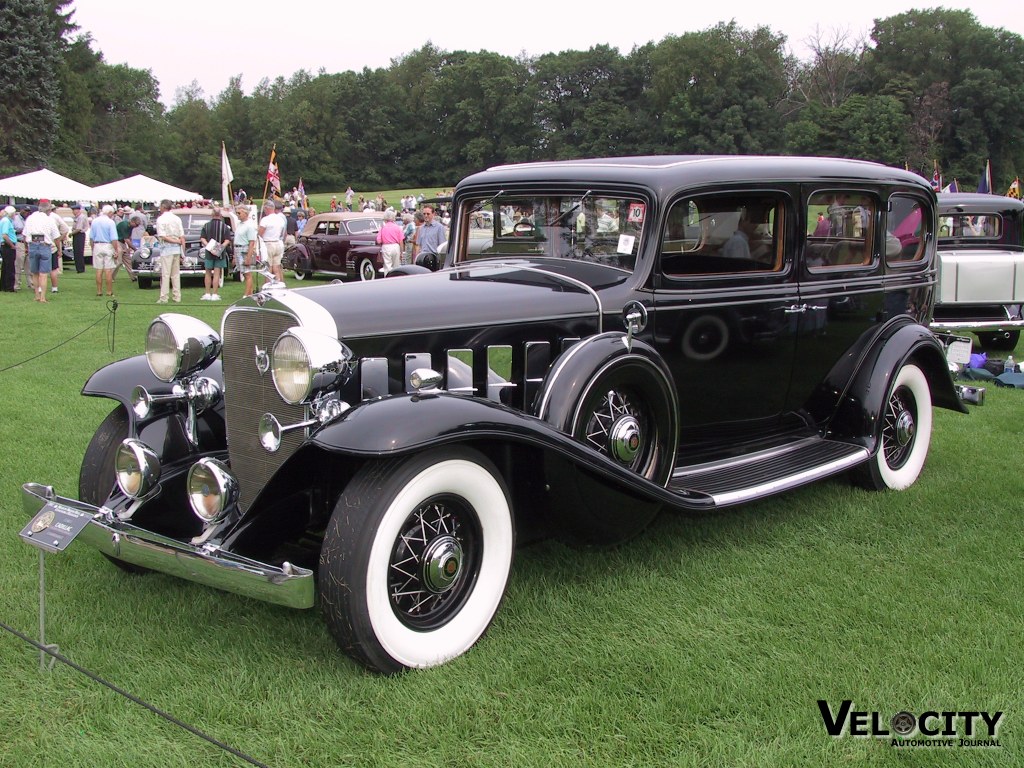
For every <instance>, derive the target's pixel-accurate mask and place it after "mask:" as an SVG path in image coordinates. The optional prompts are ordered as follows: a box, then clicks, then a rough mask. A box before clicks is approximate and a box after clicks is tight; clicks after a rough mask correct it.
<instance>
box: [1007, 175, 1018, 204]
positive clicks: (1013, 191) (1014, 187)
mask: <svg viewBox="0 0 1024 768" xmlns="http://www.w3.org/2000/svg"><path fill="white" fill-rule="evenodd" d="M1006 196H1007V197H1015V198H1017V199H1018V200H1020V176H1018V177H1017V178H1016V179H1014V180H1013V184H1011V185H1010V188H1009V189H1008V190H1006Z"/></svg>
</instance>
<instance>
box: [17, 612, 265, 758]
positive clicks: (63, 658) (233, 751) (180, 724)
mask: <svg viewBox="0 0 1024 768" xmlns="http://www.w3.org/2000/svg"><path fill="white" fill-rule="evenodd" d="M0 628H2V629H4V630H6V631H8V632H10V633H11V634H12V635H14V636H15V637H17V638H20V639H21V640H23V641H24V642H26V643H28V644H29V645H31V646H33V647H35V648H36V649H37V650H39V651H42V652H43V653H47V654H49V655H50V656H51V657H52V658H53V659H55V660H57V661H59V662H60V663H62V664H66V665H67V666H69V667H71V668H72V669H73V670H75V671H76V672H80V673H81V674H83V675H85V676H86V677H88V678H89V679H90V680H92V681H94V682H97V683H99V684H100V685H103V686H106V687H107V688H109V689H110V690H112V691H113V692H114V693H116V694H118V695H120V696H123V697H124V698H126V699H128V700H129V701H131V702H133V703H135V704H138V705H139V706H140V707H145V708H146V709H148V710H149V711H150V712H152V713H153V714H155V715H157V716H158V717H162V718H163V719H164V720H167V721H168V722H170V723H173V724H174V725H176V726H178V727H179V728H183V729H185V730H186V731H188V732H189V733H191V734H193V735H194V736H198V737H199V738H201V739H203V740H204V741H207V742H209V743H210V744H213V745H214V746H215V747H219V748H220V749H223V750H224V751H225V752H229V753H230V754H232V755H234V756H235V757H237V758H239V759H240V760H244V761H245V762H247V763H249V764H250V765H256V766H259V767H260V768H269V766H268V765H266V764H265V763H261V762H260V761H259V760H256V759H255V758H252V757H250V756H249V755H247V754H245V753H244V752H241V751H239V750H237V749H235V748H234V747H232V746H229V745H228V744H225V743H224V742H223V741H219V740H217V739H215V738H213V737H212V736H209V735H207V734H205V733H203V731H201V730H199V729H198V728H196V727H195V726H194V725H189V724H188V723H186V722H184V721H182V720H179V719H178V718H176V717H175V716H174V715H172V714H169V713H167V712H164V711H163V710H161V709H160V708H159V707H156V706H154V705H152V704H150V703H149V702H148V701H144V700H143V699H140V698H139V697H138V696H135V695H134V694H132V693H129V692H128V691H126V690H124V689H123V688H119V687H118V686H116V685H114V684H113V683H111V682H109V681H107V680H104V679H103V678H102V677H100V676H99V675H97V674H96V673H95V672H90V671H89V670H88V669H86V668H85V667H83V666H81V665H79V664H76V663H75V662H73V661H71V659H69V658H68V657H66V656H64V655H63V654H62V653H60V652H59V651H56V650H54V649H53V648H52V647H50V646H47V645H42V644H41V643H37V642H36V641H35V640H33V639H32V638H31V637H28V636H27V635H25V634H23V633H21V632H19V631H18V630H16V629H15V628H14V627H11V626H9V625H7V624H5V623H4V622H2V621H0Z"/></svg>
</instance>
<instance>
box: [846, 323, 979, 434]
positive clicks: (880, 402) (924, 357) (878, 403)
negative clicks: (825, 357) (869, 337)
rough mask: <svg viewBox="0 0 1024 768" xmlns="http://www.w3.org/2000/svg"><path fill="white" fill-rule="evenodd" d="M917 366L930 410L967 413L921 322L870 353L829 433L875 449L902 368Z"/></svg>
mask: <svg viewBox="0 0 1024 768" xmlns="http://www.w3.org/2000/svg"><path fill="white" fill-rule="evenodd" d="M908 363H913V364H914V365H916V366H917V367H919V368H920V369H921V371H922V372H923V373H924V375H925V377H926V378H927V379H928V387H929V389H930V390H931V398H932V405H933V406H934V407H939V408H947V409H949V410H953V411H960V412H961V413H967V412H968V411H967V407H966V406H965V405H964V404H963V402H961V400H960V398H959V397H958V396H957V393H956V388H955V386H954V384H953V379H952V377H951V376H950V373H949V366H948V364H947V363H946V357H945V352H944V350H943V348H942V345H941V344H940V343H939V341H938V339H936V338H935V336H934V334H932V332H931V331H929V330H928V329H927V328H925V327H924V326H922V325H919V324H917V323H912V322H911V323H903V324H899V325H893V326H890V327H889V328H887V329H886V330H885V331H884V332H883V333H881V334H880V335H879V336H878V337H877V338H876V339H875V341H874V343H873V344H872V345H871V346H870V348H869V349H868V350H867V352H866V354H865V355H864V357H863V358H862V360H861V364H860V366H859V367H858V369H857V372H856V374H855V375H854V377H853V379H852V381H851V383H850V386H849V387H848V389H847V392H846V397H845V398H844V399H843V402H842V403H841V404H840V407H839V409H838V411H837V413H836V417H835V419H834V420H833V422H832V424H831V427H830V432H831V433H832V434H834V435H836V436H838V437H843V438H847V439H851V440H854V441H855V442H858V443H860V444H862V445H864V446H865V447H867V448H868V449H869V450H872V451H873V450H874V449H875V447H876V445H877V443H878V439H879V435H880V431H881V427H882V419H881V416H882V410H883V408H884V406H885V403H886V400H887V399H888V397H889V390H890V388H891V386H892V381H893V379H894V378H895V376H896V374H897V373H898V372H899V370H900V368H902V367H903V366H904V365H906V364H908Z"/></svg>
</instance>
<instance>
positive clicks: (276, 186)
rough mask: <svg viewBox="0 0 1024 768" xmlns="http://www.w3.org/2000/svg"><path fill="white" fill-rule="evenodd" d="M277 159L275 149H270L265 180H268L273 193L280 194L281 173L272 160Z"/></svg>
mask: <svg viewBox="0 0 1024 768" xmlns="http://www.w3.org/2000/svg"><path fill="white" fill-rule="evenodd" d="M276 159H277V150H276V149H272V150H270V163H269V164H268V165H267V181H268V182H270V187H271V189H273V190H274V194H276V195H280V194H281V174H280V173H279V172H278V170H277V163H275V162H274V161H275V160H276Z"/></svg>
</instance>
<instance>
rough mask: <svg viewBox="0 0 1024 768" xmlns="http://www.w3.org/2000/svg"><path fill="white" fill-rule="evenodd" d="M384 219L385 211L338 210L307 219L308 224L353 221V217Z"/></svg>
mask: <svg viewBox="0 0 1024 768" xmlns="http://www.w3.org/2000/svg"><path fill="white" fill-rule="evenodd" d="M366 218H374V219H382V218H384V211H338V212H337V213H318V214H316V215H315V216H309V217H307V219H306V224H307V226H308V224H309V222H311V221H352V220H353V219H366Z"/></svg>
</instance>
